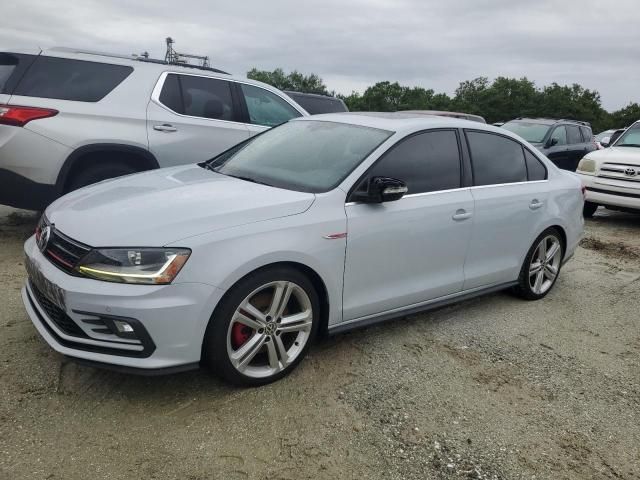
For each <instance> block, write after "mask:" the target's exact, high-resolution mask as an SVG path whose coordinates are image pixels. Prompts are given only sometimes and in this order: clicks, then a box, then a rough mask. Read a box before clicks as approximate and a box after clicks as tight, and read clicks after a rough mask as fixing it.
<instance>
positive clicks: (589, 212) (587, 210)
mask: <svg viewBox="0 0 640 480" xmlns="http://www.w3.org/2000/svg"><path fill="white" fill-rule="evenodd" d="M596 210H598V205H597V204H595V203H591V202H584V208H583V209H582V216H583V217H584V218H591V217H593V215H594V214H595V213H596Z"/></svg>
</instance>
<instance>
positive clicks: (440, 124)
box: [293, 112, 515, 137]
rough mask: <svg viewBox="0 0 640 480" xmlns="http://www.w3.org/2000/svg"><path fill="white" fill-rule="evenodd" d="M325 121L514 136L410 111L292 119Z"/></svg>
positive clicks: (391, 128)
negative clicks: (467, 130)
mask: <svg viewBox="0 0 640 480" xmlns="http://www.w3.org/2000/svg"><path fill="white" fill-rule="evenodd" d="M314 120H316V121H326V122H337V123H345V124H350V125H359V126H363V127H370V128H378V129H381V130H388V131H392V132H398V133H410V132H413V131H419V130H426V129H432V128H468V129H474V130H487V131H492V132H497V133H500V134H502V135H508V136H514V137H515V135H512V134H511V132H508V131H506V130H504V129H502V128H500V127H494V126H493V125H487V124H485V123H480V122H474V121H471V120H464V119H460V118H453V117H439V116H436V115H424V114H421V113H411V112H344V113H342V112H341V113H325V114H321V115H313V116H311V117H300V118H296V119H295V120H293V121H314Z"/></svg>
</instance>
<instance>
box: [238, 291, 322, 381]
mask: <svg viewBox="0 0 640 480" xmlns="http://www.w3.org/2000/svg"><path fill="white" fill-rule="evenodd" d="M312 324H313V308H312V304H311V300H310V298H309V295H307V293H306V292H305V291H304V289H303V288H302V287H300V285H298V284H296V283H294V282H290V281H276V282H270V283H267V284H265V285H262V286H261V287H259V288H257V289H255V290H254V291H253V292H251V293H250V294H249V295H247V296H246V297H245V299H244V300H243V301H242V302H241V303H240V305H239V306H238V308H237V309H236V310H235V312H234V314H233V317H232V319H231V322H230V323H229V328H228V330H227V354H228V356H229V360H230V361H231V364H232V365H233V367H234V368H235V369H236V370H237V371H238V372H239V373H241V374H243V375H246V376H248V377H253V378H265V377H269V376H272V375H275V374H277V373H279V372H281V371H282V370H284V369H285V368H287V366H289V365H290V364H291V363H292V362H294V361H295V359H296V358H297V357H298V356H299V355H300V353H301V352H302V350H303V349H304V347H305V345H306V344H307V341H308V340H309V336H310V333H311V328H312Z"/></svg>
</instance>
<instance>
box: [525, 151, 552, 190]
mask: <svg viewBox="0 0 640 480" xmlns="http://www.w3.org/2000/svg"><path fill="white" fill-rule="evenodd" d="M524 158H525V160H526V162H527V173H528V178H529V181H530V182H533V181H536V180H546V179H547V169H546V167H545V166H544V165H543V163H542V162H541V161H540V160H538V158H537V157H536V156H535V155H534V154H533V153H531V152H530V151H529V150H526V149H525V151H524Z"/></svg>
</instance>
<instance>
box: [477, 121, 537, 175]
mask: <svg viewBox="0 0 640 480" xmlns="http://www.w3.org/2000/svg"><path fill="white" fill-rule="evenodd" d="M466 135H467V141H468V143H469V150H470V152H471V161H472V165H473V183H474V185H495V184H502V183H516V182H525V181H526V180H527V168H526V166H525V160H524V154H523V152H522V145H520V143H518V142H516V141H515V140H512V139H510V138H507V137H503V136H501V135H496V134H493V133H487V132H478V131H467V132H466Z"/></svg>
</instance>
